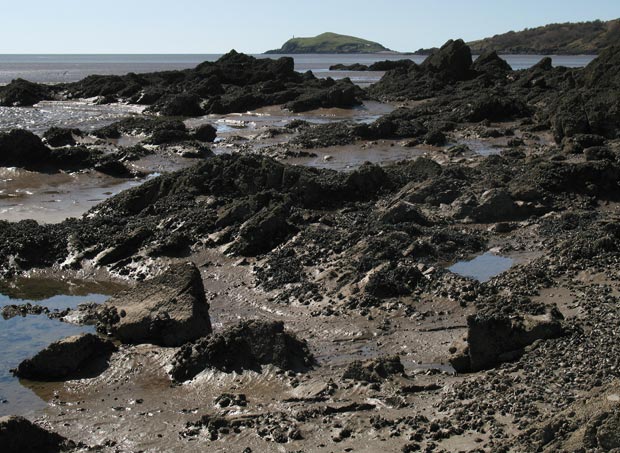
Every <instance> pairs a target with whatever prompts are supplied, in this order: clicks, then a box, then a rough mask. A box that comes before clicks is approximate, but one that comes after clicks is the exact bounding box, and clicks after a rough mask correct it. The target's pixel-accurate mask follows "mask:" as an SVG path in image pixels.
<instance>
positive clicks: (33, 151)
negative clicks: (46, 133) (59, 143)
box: [0, 129, 49, 167]
mask: <svg viewBox="0 0 620 453" xmlns="http://www.w3.org/2000/svg"><path fill="white" fill-rule="evenodd" d="M48 158H49V149H48V148H47V147H46V146H45V145H44V144H43V142H42V141H41V139H40V138H39V137H37V136H36V135H34V134H33V133H32V132H29V131H26V130H23V129H13V130H11V131H9V132H0V166H3V167H13V166H15V167H21V166H23V165H37V166H38V165H42V164H45V163H46V161H47V159H48Z"/></svg>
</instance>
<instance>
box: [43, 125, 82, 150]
mask: <svg viewBox="0 0 620 453" xmlns="http://www.w3.org/2000/svg"><path fill="white" fill-rule="evenodd" d="M76 136H77V137H81V136H82V131H80V130H79V129H67V128H62V127H51V128H49V129H48V130H47V131H45V133H44V134H43V139H44V140H45V141H46V142H47V144H48V145H50V146H53V147H59V146H73V145H75V144H76V141H75V137H76Z"/></svg>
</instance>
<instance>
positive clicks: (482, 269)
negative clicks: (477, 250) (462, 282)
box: [448, 252, 515, 283]
mask: <svg viewBox="0 0 620 453" xmlns="http://www.w3.org/2000/svg"><path fill="white" fill-rule="evenodd" d="M514 264H515V260H514V259H512V258H507V257H505V256H500V255H496V254H494V253H492V252H486V253H484V254H483V255H480V256H477V257H476V258H474V259H472V260H469V261H459V262H458V263H456V264H454V265H452V266H450V267H449V268H448V270H449V271H450V272H454V273H455V274H458V275H462V276H463V277H469V278H473V279H475V280H478V281H480V282H483V283H484V282H488V281H489V280H491V279H492V278H493V277H496V276H498V275H499V274H501V273H503V272H506V271H507V270H508V269H510V268H511V267H512V266H513V265H514Z"/></svg>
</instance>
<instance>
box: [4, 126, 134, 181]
mask: <svg viewBox="0 0 620 453" xmlns="http://www.w3.org/2000/svg"><path fill="white" fill-rule="evenodd" d="M48 132H49V131H48ZM70 136H71V139H70V138H69V137H70ZM72 136H73V132H71V131H52V132H51V133H50V137H51V140H52V141H54V143H55V144H56V145H58V146H62V145H61V143H66V144H70V141H71V140H72V139H73V137H72ZM119 158H120V156H115V155H114V154H106V153H104V152H103V151H101V150H95V149H88V148H86V147H85V146H70V147H62V148H57V149H50V148H48V147H47V146H45V145H44V144H43V142H42V141H41V139H40V138H39V137H38V136H36V135H35V134H33V133H32V132H29V131H26V130H23V129H13V130H11V131H9V132H0V166H7V167H20V168H25V169H27V170H32V171H43V172H57V171H59V170H67V171H76V170H84V169H94V170H97V171H100V172H102V173H106V174H109V175H112V176H116V177H121V178H127V177H133V176H136V174H135V173H134V172H132V171H131V170H129V169H128V168H127V167H126V166H125V165H124V164H123V163H122V162H120V161H119Z"/></svg>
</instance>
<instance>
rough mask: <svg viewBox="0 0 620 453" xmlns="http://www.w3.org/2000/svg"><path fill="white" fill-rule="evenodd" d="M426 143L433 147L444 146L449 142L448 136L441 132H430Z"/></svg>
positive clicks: (426, 136)
mask: <svg viewBox="0 0 620 453" xmlns="http://www.w3.org/2000/svg"><path fill="white" fill-rule="evenodd" d="M423 140H424V143H425V144H427V145H431V146H443V145H445V144H446V142H447V138H446V134H444V133H443V132H441V131H438V130H434V131H429V132H428V133H426V135H425V136H424V138H423Z"/></svg>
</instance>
